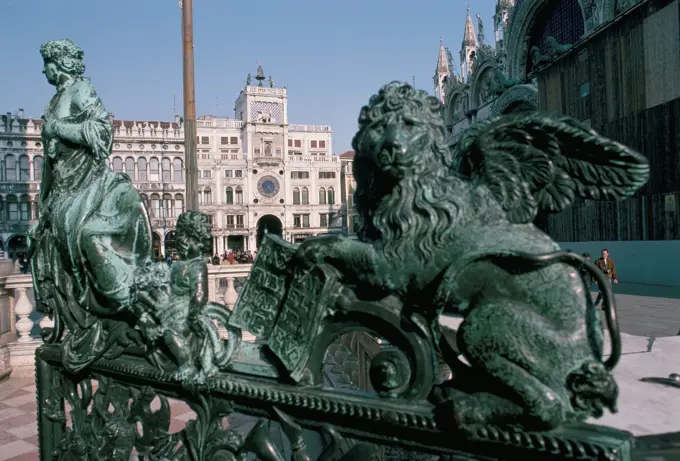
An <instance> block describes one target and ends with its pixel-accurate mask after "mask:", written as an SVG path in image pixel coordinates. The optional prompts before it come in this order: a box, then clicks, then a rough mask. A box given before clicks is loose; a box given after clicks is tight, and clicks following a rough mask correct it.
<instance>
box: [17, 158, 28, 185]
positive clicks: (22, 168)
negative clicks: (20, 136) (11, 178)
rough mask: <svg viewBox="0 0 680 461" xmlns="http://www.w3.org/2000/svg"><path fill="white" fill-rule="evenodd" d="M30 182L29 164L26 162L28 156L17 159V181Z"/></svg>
mask: <svg viewBox="0 0 680 461" xmlns="http://www.w3.org/2000/svg"><path fill="white" fill-rule="evenodd" d="M30 180H31V163H30V162H29V161H28V155H22V156H21V157H19V181H30Z"/></svg>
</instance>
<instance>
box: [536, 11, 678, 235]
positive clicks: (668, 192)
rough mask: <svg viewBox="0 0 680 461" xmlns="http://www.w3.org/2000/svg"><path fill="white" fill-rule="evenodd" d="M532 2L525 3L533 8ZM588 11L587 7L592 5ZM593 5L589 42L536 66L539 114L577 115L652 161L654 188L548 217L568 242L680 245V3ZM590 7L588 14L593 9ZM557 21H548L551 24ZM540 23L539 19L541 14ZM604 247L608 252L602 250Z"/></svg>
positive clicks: (551, 230) (649, 185) (554, 231)
mask: <svg viewBox="0 0 680 461" xmlns="http://www.w3.org/2000/svg"><path fill="white" fill-rule="evenodd" d="M525 1H526V0H525ZM584 3H585V2H584ZM603 3H604V4H600V2H591V3H590V4H589V5H591V6H590V8H592V12H591V11H590V10H588V9H584V13H589V14H590V15H591V16H590V20H588V17H589V16H588V14H584V16H585V17H586V21H585V24H584V28H585V30H586V31H588V30H589V29H588V27H589V21H591V22H592V21H595V23H601V21H600V19H601V18H602V17H604V18H605V19H606V21H605V22H604V23H601V24H600V26H599V27H598V28H596V29H592V30H591V32H590V33H585V34H584V35H583V37H581V38H580V40H578V41H576V42H575V43H574V46H573V47H572V48H570V49H569V50H568V51H566V52H565V53H564V54H562V55H561V56H560V57H559V59H554V60H550V61H547V62H545V63H544V64H543V65H540V66H534V67H533V68H530V71H531V72H532V73H533V74H534V75H535V76H536V78H537V81H538V88H539V101H540V109H542V110H546V111H550V112H558V113H563V114H566V115H570V116H572V117H574V118H577V119H579V120H582V121H584V122H585V123H587V124H588V125H589V126H591V127H592V128H593V129H595V130H596V131H598V132H600V133H602V134H603V135H604V136H607V137H610V138H612V139H615V140H616V141H619V142H621V143H623V144H625V145H628V146H631V147H632V148H634V149H636V150H638V151H639V152H641V153H643V154H644V155H645V156H646V157H647V158H648V159H649V162H650V165H651V173H650V180H649V182H648V183H647V185H646V186H645V187H643V188H642V189H641V190H640V191H639V192H638V193H637V194H636V195H635V196H634V197H633V198H631V199H628V200H625V201H623V202H591V201H584V202H582V203H579V204H577V205H576V206H574V207H571V208H570V209H568V210H566V211H565V212H563V213H560V214H558V215H555V216H551V217H549V219H548V221H547V228H546V230H547V231H548V233H550V235H551V236H553V237H554V238H555V239H557V240H559V241H562V242H584V241H607V242H615V241H660V240H665V241H669V240H676V241H677V240H680V78H679V77H678V76H679V75H680V1H678V0H675V1H671V0H642V1H624V0H619V1H617V2H614V1H609V2H603ZM584 6H585V5H584ZM551 13H552V12H551V11H550V10H547V11H545V12H544V13H542V14H545V15H547V17H549V18H551V20H552V21H554V19H552V16H551ZM539 14H540V12H539ZM603 246H609V244H607V245H603Z"/></svg>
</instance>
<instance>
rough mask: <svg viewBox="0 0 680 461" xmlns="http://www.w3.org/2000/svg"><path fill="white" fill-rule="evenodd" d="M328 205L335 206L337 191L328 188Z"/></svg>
mask: <svg viewBox="0 0 680 461" xmlns="http://www.w3.org/2000/svg"><path fill="white" fill-rule="evenodd" d="M328 204H329V205H335V190H334V189H333V188H332V187H329V188H328Z"/></svg>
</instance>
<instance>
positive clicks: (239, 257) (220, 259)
mask: <svg viewBox="0 0 680 461" xmlns="http://www.w3.org/2000/svg"><path fill="white" fill-rule="evenodd" d="M253 259H255V256H254V255H253V254H252V253H251V252H250V251H242V250H241V249H240V248H237V249H236V250H229V251H225V252H224V253H222V255H220V254H218V253H215V256H213V257H212V258H211V262H212V264H213V265H214V266H220V265H225V264H251V263H252V262H253Z"/></svg>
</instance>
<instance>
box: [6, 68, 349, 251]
mask: <svg viewBox="0 0 680 461" xmlns="http://www.w3.org/2000/svg"><path fill="white" fill-rule="evenodd" d="M255 80H256V81H255V82H252V80H251V78H250V76H249V78H248V82H247V84H246V85H245V87H244V88H243V89H242V90H241V92H240V94H239V95H238V97H237V99H236V105H235V112H236V114H235V117H234V118H233V119H229V118H226V117H214V116H203V117H200V119H199V120H198V122H197V135H198V139H197V152H198V169H199V179H198V183H199V209H200V210H201V211H203V212H205V213H207V214H209V215H210V216H211V219H212V223H213V237H214V240H213V252H219V253H222V252H223V251H225V250H227V249H232V250H234V249H238V248H240V249H244V250H254V249H256V248H257V246H258V244H259V241H260V240H261V238H262V235H264V233H265V232H273V233H277V234H280V235H282V236H283V237H284V238H285V239H286V240H288V241H290V242H294V243H295V242H300V241H301V240H303V239H304V238H306V237H308V236H311V235H318V234H323V233H329V232H341V231H342V216H341V210H342V201H343V195H342V193H341V190H342V186H341V173H342V165H341V161H340V158H339V157H338V156H335V155H333V154H332V150H331V149H332V141H333V139H332V135H333V132H332V129H331V127H330V126H328V125H295V124H289V123H288V95H287V90H286V88H278V87H274V85H273V81H272V80H271V78H270V79H269V82H268V83H265V77H264V73H263V71H262V68H261V66H260V67H259V68H258V71H257V76H256V77H255ZM251 83H254V84H252V85H251ZM112 118H113V116H112ZM113 125H114V145H113V150H112V153H111V155H110V157H109V163H110V167H111V169H112V170H114V171H119V172H123V173H126V174H127V175H128V176H129V177H130V178H131V179H132V181H133V184H134V186H135V187H136V188H137V189H138V190H139V192H140V193H141V195H142V198H143V200H144V202H145V203H146V206H147V209H148V211H149V216H150V219H151V226H152V230H153V243H154V245H153V246H154V252H155V253H156V254H157V255H166V254H168V253H172V252H173V251H174V249H175V237H174V236H175V234H174V232H175V224H176V222H177V217H178V216H179V215H180V214H181V213H182V212H183V211H184V209H185V205H186V195H185V194H186V187H185V163H184V130H183V124H182V120H181V118H180V117H176V119H175V120H174V121H173V122H156V121H133V120H115V119H114V120H113ZM41 128H42V120H41V119H33V118H30V117H25V116H24V114H23V111H21V110H19V111H18V112H17V113H15V114H12V113H7V114H5V115H3V116H0V257H3V258H15V257H16V256H17V255H19V254H22V253H25V252H26V250H27V239H26V234H27V232H28V229H29V227H30V226H31V225H33V224H35V222H36V221H37V219H38V216H39V214H40V209H39V200H38V198H39V192H40V182H41V177H42V170H43V148H42V144H41V143H42V141H41Z"/></svg>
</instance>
